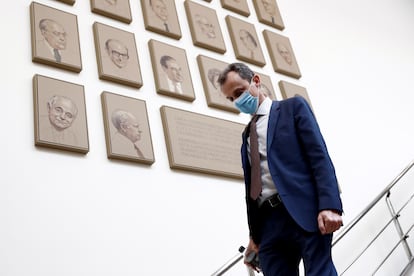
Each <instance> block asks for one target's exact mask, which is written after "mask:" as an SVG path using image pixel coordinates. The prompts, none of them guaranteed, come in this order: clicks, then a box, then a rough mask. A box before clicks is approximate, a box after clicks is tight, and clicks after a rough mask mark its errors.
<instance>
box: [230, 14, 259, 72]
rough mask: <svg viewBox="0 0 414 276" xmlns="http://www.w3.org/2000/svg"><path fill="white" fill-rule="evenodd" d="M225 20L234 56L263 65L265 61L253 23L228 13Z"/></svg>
mask: <svg viewBox="0 0 414 276" xmlns="http://www.w3.org/2000/svg"><path fill="white" fill-rule="evenodd" d="M226 22H227V27H228V29H229V33H230V38H231V42H232V44H233V49H234V53H235V55H236V58H237V59H239V60H242V61H246V62H249V63H251V64H254V65H258V66H260V67H263V66H264V65H265V64H266V61H265V58H264V55H263V51H262V47H261V46H260V43H259V39H258V37H257V33H256V29H255V28H254V25H253V24H251V23H248V22H245V21H243V20H240V19H238V18H236V17H233V16H230V15H227V16H226Z"/></svg>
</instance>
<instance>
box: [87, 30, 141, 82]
mask: <svg viewBox="0 0 414 276" xmlns="http://www.w3.org/2000/svg"><path fill="white" fill-rule="evenodd" d="M93 31H94V37H95V49H96V60H97V64H98V72H99V78H100V79H103V80H109V81H114V82H117V83H121V84H124V85H128V86H132V87H136V88H139V87H141V86H142V76H141V70H140V65H139V60H138V53H137V48H136V44H135V35H134V34H133V33H130V32H126V31H123V30H120V29H117V28H114V27H111V26H108V25H104V24H101V23H97V22H95V23H94V24H93Z"/></svg>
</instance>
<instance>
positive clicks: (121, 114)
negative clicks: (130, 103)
mask: <svg viewBox="0 0 414 276" xmlns="http://www.w3.org/2000/svg"><path fill="white" fill-rule="evenodd" d="M129 118H131V113H129V112H128V111H125V110H121V109H117V110H115V111H114V112H112V116H111V121H112V124H113V125H114V127H115V128H116V129H117V130H121V126H122V125H123V124H125V122H127V121H128V119H129Z"/></svg>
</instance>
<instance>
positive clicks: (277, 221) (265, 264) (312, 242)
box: [259, 205, 338, 276]
mask: <svg viewBox="0 0 414 276" xmlns="http://www.w3.org/2000/svg"><path fill="white" fill-rule="evenodd" d="M315 219H317V218H315ZM261 220H262V223H261V226H262V227H261V229H262V231H261V241H260V248H259V259H260V266H261V269H262V271H263V274H264V275H265V276H295V275H299V263H300V260H301V259H303V264H304V267H305V274H306V275H307V276H336V275H338V274H337V272H336V269H335V266H334V265H333V262H332V257H331V242H332V234H330V235H322V234H321V233H320V232H315V233H309V232H306V231H304V230H303V229H302V228H301V227H299V226H298V225H297V224H296V222H295V221H294V220H293V219H292V218H291V216H290V215H289V214H288V212H287V210H286V209H285V207H284V206H283V205H279V206H278V207H276V208H272V209H270V208H269V209H266V210H261Z"/></svg>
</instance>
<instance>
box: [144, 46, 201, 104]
mask: <svg viewBox="0 0 414 276" xmlns="http://www.w3.org/2000/svg"><path fill="white" fill-rule="evenodd" d="M148 45H149V50H150V56H151V62H152V67H153V70H152V71H153V74H154V79H155V86H156V90H157V93H159V94H163V95H167V96H171V97H176V98H180V99H183V100H187V101H194V100H195V94H194V88H193V83H192V80H191V74H190V70H189V67H188V61H187V55H186V52H185V50H184V49H181V48H177V47H175V46H172V45H169V44H166V43H163V42H159V41H156V40H153V39H151V40H150V41H149V42H148Z"/></svg>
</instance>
